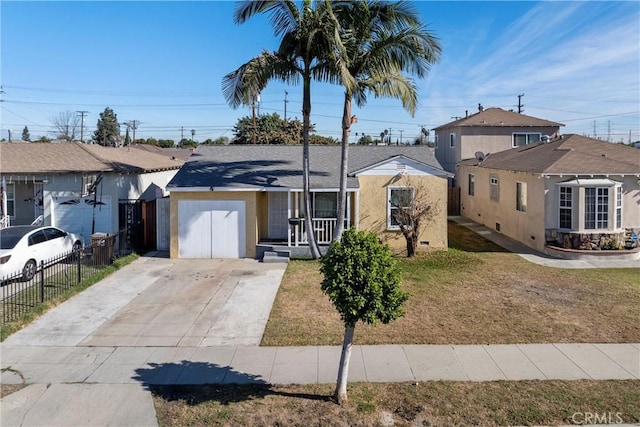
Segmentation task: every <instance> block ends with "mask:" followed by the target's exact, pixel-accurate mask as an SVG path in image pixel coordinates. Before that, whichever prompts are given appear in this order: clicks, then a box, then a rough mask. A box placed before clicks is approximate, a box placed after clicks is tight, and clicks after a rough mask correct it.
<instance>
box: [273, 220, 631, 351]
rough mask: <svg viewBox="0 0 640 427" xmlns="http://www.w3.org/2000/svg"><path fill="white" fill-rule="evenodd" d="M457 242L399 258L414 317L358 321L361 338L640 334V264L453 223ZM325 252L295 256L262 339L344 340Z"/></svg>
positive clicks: (564, 338)
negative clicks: (527, 253)
mask: <svg viewBox="0 0 640 427" xmlns="http://www.w3.org/2000/svg"><path fill="white" fill-rule="evenodd" d="M449 236H450V242H451V246H452V248H450V249H449V250H443V251H433V252H428V253H425V254H420V255H418V256H416V257H415V258H412V259H407V258H399V259H398V262H399V263H400V265H401V267H402V271H403V284H402V289H403V290H404V291H406V292H408V293H409V294H410V297H409V300H408V301H407V303H406V305H405V311H406V315H405V317H403V318H401V319H399V320H397V321H394V322H392V323H390V324H389V325H378V326H375V327H373V326H367V325H361V324H358V326H357V327H356V333H355V342H356V344H515V343H557V342H575V343H581V342H601V343H616V342H617V343H627V342H640V268H630V269H557V268H550V267H544V266H540V265H537V264H533V263H530V262H528V261H526V260H524V259H523V258H521V257H520V256H518V255H516V254H513V253H510V252H505V251H504V250H503V249H502V248H499V247H496V245H494V244H493V243H491V242H489V241H488V240H487V239H485V238H484V237H482V236H479V235H478V234H476V233H474V232H472V231H470V230H468V229H466V228H465V227H462V226H460V225H457V224H455V223H449ZM321 280H322V276H321V274H320V271H319V263H318V262H316V261H291V262H290V263H289V266H288V268H287V272H286V274H285V276H284V279H283V281H282V284H281V286H280V289H279V291H278V295H277V297H276V301H275V303H274V306H273V309H272V311H271V316H270V318H269V321H268V323H267V327H266V330H265V334H264V336H263V339H262V345H268V346H271V345H275V346H287V345H340V344H341V343H342V338H343V334H344V326H343V324H342V322H341V321H340V317H339V315H338V313H337V312H336V310H335V308H334V307H333V305H332V304H331V302H330V301H329V299H328V298H327V297H326V296H325V295H324V294H323V293H322V291H321V290H320V282H321Z"/></svg>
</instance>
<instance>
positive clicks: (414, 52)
mask: <svg viewBox="0 0 640 427" xmlns="http://www.w3.org/2000/svg"><path fill="white" fill-rule="evenodd" d="M332 10H333V13H334V15H335V17H336V19H337V20H338V22H339V25H340V30H339V31H340V37H341V43H342V46H343V49H342V51H341V52H339V53H343V54H346V56H345V57H343V58H341V60H342V62H343V64H344V65H343V67H345V66H346V70H347V73H343V75H344V74H348V76H349V79H348V80H344V81H342V84H343V86H344V88H345V92H344V108H343V113H342V152H341V171H340V194H339V197H338V209H337V211H338V219H339V220H338V222H337V224H336V228H335V229H334V235H333V238H334V239H338V238H340V235H341V234H342V232H343V230H344V221H341V220H340V219H343V218H344V216H345V209H346V200H347V188H346V185H347V164H348V146H349V132H350V128H351V125H352V124H353V122H354V121H355V119H354V117H353V116H352V115H351V106H352V101H353V100H355V102H356V104H357V105H358V106H359V107H362V106H364V105H365V104H366V102H367V95H368V94H369V93H371V94H373V95H374V96H375V97H376V98H378V97H390V98H398V99H400V101H401V102H402V106H403V107H404V108H405V109H406V110H407V111H409V112H410V113H411V115H412V116H413V115H414V114H415V110H416V106H417V104H418V95H417V88H416V85H415V82H414V81H413V80H412V79H411V78H409V77H407V76H406V75H405V74H403V73H406V74H414V75H416V76H417V77H419V78H422V77H425V76H426V75H427V73H428V72H429V70H430V68H431V65H432V64H434V63H436V62H437V61H438V60H439V57H440V52H441V47H440V44H439V42H438V39H437V38H436V37H434V36H433V35H432V34H430V33H429V31H428V30H427V28H426V27H425V26H424V25H423V24H422V20H421V17H420V15H419V13H418V12H417V11H416V10H415V9H414V8H413V7H412V6H411V4H410V3H409V2H406V1H399V2H397V3H388V2H385V1H378V0H365V1H355V2H354V1H337V2H333V3H332Z"/></svg>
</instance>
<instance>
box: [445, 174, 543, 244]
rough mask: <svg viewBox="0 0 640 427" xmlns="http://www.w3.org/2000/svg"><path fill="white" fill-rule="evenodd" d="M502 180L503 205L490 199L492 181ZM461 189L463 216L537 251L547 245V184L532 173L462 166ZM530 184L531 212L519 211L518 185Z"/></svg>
mask: <svg viewBox="0 0 640 427" xmlns="http://www.w3.org/2000/svg"><path fill="white" fill-rule="evenodd" d="M469 174H474V176H475V194H474V195H473V196H471V195H469V179H468V177H469ZM492 176H495V177H497V178H498V183H499V187H500V196H499V201H497V202H496V201H493V200H491V198H490V191H491V190H490V186H491V184H490V179H491V177H492ZM457 177H458V184H459V185H460V213H461V214H462V215H463V216H465V217H467V218H469V219H472V220H473V221H475V222H477V223H480V224H483V225H485V226H486V227H488V228H490V229H492V230H495V229H496V223H500V233H502V234H504V235H506V236H509V237H511V238H512V239H514V240H518V241H520V242H522V243H524V244H525V245H527V246H529V247H531V248H534V249H536V250H543V249H544V245H545V222H544V210H545V200H544V197H545V196H544V194H545V183H544V179H542V178H539V177H537V176H535V175H533V174H530V173H524V172H510V171H503V170H496V169H487V168H479V167H475V166H465V165H461V166H460V167H459V169H458V174H457ZM517 182H522V183H526V187H527V211H526V212H520V211H518V210H517V209H516V183H517Z"/></svg>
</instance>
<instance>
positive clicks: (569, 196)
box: [560, 187, 573, 230]
mask: <svg viewBox="0 0 640 427" xmlns="http://www.w3.org/2000/svg"><path fill="white" fill-rule="evenodd" d="M560 228H563V229H566V230H571V229H572V228H573V188H571V187H560Z"/></svg>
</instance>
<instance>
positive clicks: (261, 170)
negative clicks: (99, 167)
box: [167, 145, 446, 189]
mask: <svg viewBox="0 0 640 427" xmlns="http://www.w3.org/2000/svg"><path fill="white" fill-rule="evenodd" d="M340 149H341V147H340V146H330V145H312V146H311V147H310V164H311V188H338V187H339V185H340V175H339V173H340ZM396 156H404V157H407V158H409V159H411V160H414V161H417V162H420V163H423V164H425V165H427V166H430V167H432V168H435V169H437V170H442V166H441V165H440V163H438V161H437V160H436V158H435V156H434V154H433V149H431V148H428V147H426V146H350V147H349V170H348V173H349V174H352V173H353V172H355V171H359V170H361V169H363V168H366V167H368V166H371V165H374V164H376V163H380V162H383V161H384V160H388V159H391V158H393V157H396ZM443 174H446V172H444V171H443ZM185 187H214V188H227V189H233V188H238V189H240V188H256V189H262V188H302V146H301V145H218V146H200V147H198V148H197V149H196V151H195V152H194V153H193V154H192V155H191V157H190V158H189V160H188V161H187V163H185V164H184V166H183V167H182V168H181V169H180V170H179V171H178V173H177V174H176V175H175V176H174V177H173V179H172V180H171V181H170V182H169V184H168V185H167V188H168V189H170V188H185ZM347 187H348V188H358V180H357V178H355V177H353V176H350V177H349V178H348V179H347Z"/></svg>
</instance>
